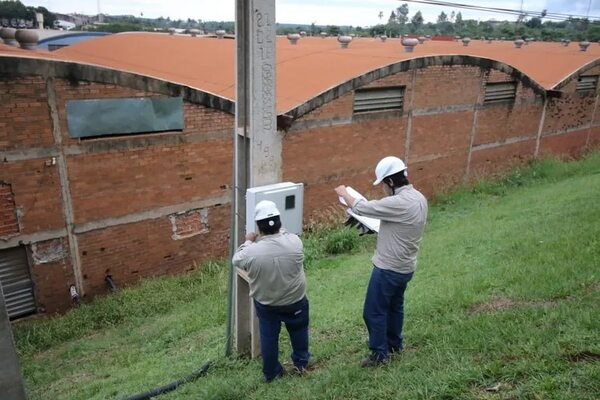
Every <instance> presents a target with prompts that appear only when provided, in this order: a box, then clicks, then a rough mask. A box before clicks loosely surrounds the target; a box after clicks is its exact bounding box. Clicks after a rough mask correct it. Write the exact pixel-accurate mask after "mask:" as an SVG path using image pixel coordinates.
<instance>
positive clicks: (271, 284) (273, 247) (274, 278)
mask: <svg viewBox="0 0 600 400" xmlns="http://www.w3.org/2000/svg"><path fill="white" fill-rule="evenodd" d="M233 265H234V266H235V267H238V268H241V269H243V270H245V271H247V272H248V277H249V281H250V282H249V283H250V296H252V297H253V298H254V299H256V300H257V301H258V302H259V303H261V304H264V305H271V306H283V305H289V304H293V303H296V302H298V301H300V300H302V298H303V297H304V296H305V294H306V278H305V276H304V252H303V246H302V241H301V240H300V238H299V237H298V236H296V235H294V234H293V233H289V232H285V231H284V230H282V231H281V232H279V233H276V234H274V235H266V236H259V237H258V239H257V240H256V242H251V241H250V240H247V241H246V242H245V243H244V244H242V245H241V246H240V247H239V248H238V249H237V251H236V252H235V254H234V256H233Z"/></svg>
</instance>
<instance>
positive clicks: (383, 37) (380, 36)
mask: <svg viewBox="0 0 600 400" xmlns="http://www.w3.org/2000/svg"><path fill="white" fill-rule="evenodd" d="M387 38H388V37H387V35H379V39H380V40H381V41H382V42H385V41H386V40H387Z"/></svg>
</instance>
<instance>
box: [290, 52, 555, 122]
mask: <svg viewBox="0 0 600 400" xmlns="http://www.w3.org/2000/svg"><path fill="white" fill-rule="evenodd" d="M440 65H442V66H451V65H464V66H475V67H480V68H482V69H488V70H489V69H494V70H498V71H501V72H504V73H506V74H508V75H510V76H511V77H513V78H514V79H516V80H518V81H519V82H521V83H522V84H523V85H525V86H526V87H528V88H531V89H532V90H533V91H534V92H535V93H537V94H539V95H540V96H542V97H546V96H547V90H546V89H545V88H544V87H543V86H542V85H540V84H539V83H538V82H536V81H535V80H534V79H533V78H531V77H530V76H528V75H527V74H525V73H523V72H522V71H520V70H519V69H517V68H515V67H513V66H511V65H508V64H506V63H504V62H502V61H498V60H492V59H489V58H485V57H478V56H469V55H437V56H425V57H418V58H411V59H408V60H403V61H399V62H396V63H392V64H389V65H386V66H383V67H380V68H376V69H373V70H371V71H369V72H367V73H364V74H362V75H359V76H357V77H355V78H352V79H350V80H348V81H346V82H343V83H341V84H339V85H336V86H334V87H332V88H330V89H327V90H326V91H324V92H321V93H320V94H318V95H317V96H315V97H314V98H312V99H310V100H308V101H307V102H305V103H303V104H301V105H299V106H297V107H295V108H293V109H291V110H290V111H288V112H286V113H285V114H286V115H289V116H290V117H292V118H294V119H296V118H299V117H301V116H303V115H305V114H307V113H309V112H310V111H312V110H314V109H315V108H317V107H321V106H323V105H324V104H326V103H328V102H330V101H333V100H335V99H337V98H338V97H340V96H342V95H344V94H346V93H348V92H351V91H353V90H356V89H359V88H361V87H363V86H365V85H368V84H369V83H371V82H374V81H376V80H378V79H382V78H385V77H387V76H389V75H393V74H396V73H399V72H406V71H410V70H414V69H418V68H426V67H430V66H440Z"/></svg>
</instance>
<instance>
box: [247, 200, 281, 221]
mask: <svg viewBox="0 0 600 400" xmlns="http://www.w3.org/2000/svg"><path fill="white" fill-rule="evenodd" d="M278 215H281V214H280V213H279V210H278V209H277V206H276V205H275V203H273V202H272V201H269V200H263V201H261V202H259V203H258V204H257V205H256V208H254V220H255V221H260V220H263V219H267V218H271V217H276V216H278Z"/></svg>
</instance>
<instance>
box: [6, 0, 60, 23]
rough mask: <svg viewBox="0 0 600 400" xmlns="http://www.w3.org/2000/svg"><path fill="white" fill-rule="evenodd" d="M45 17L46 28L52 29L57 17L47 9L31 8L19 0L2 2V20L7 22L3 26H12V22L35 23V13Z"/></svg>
mask: <svg viewBox="0 0 600 400" xmlns="http://www.w3.org/2000/svg"><path fill="white" fill-rule="evenodd" d="M38 12H39V13H42V14H43V15H44V27H52V26H53V24H54V21H55V20H56V15H54V13H52V12H50V11H49V10H48V9H47V8H46V7H29V6H26V5H25V4H23V3H21V2H20V1H19V0H0V19H2V20H4V21H7V22H3V25H11V24H13V22H11V21H13V20H14V21H19V20H23V21H35V13H38Z"/></svg>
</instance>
